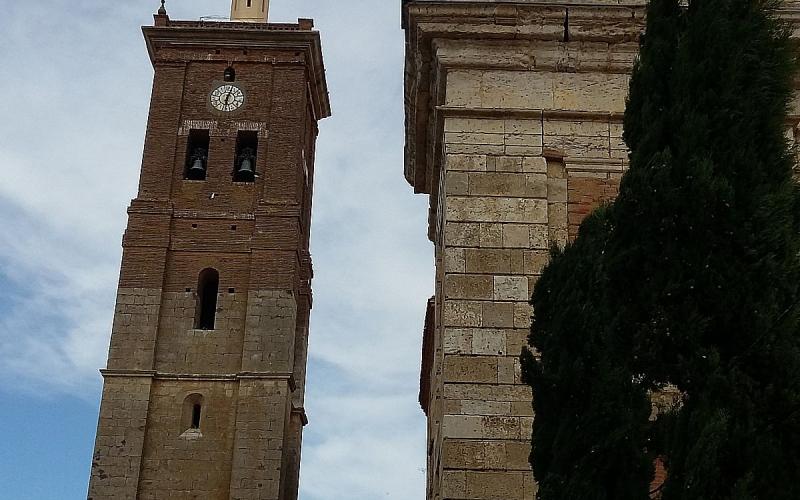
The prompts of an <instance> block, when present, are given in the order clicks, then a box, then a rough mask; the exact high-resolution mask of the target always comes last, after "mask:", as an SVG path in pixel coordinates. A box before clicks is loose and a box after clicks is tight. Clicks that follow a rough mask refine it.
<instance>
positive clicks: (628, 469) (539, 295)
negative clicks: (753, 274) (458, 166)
mask: <svg viewBox="0 0 800 500" xmlns="http://www.w3.org/2000/svg"><path fill="white" fill-rule="evenodd" d="M608 233H609V221H608V217H607V214H606V212H604V211H599V212H596V213H594V214H592V215H590V216H589V217H588V218H587V219H586V220H585V221H584V223H583V224H582V225H581V228H580V234H579V236H578V238H577V239H576V241H575V242H574V244H571V245H568V246H567V247H566V248H565V249H564V250H563V251H561V250H559V249H557V248H556V249H553V250H552V252H551V263H550V265H548V267H547V268H546V269H545V270H544V272H543V274H542V276H541V278H540V279H539V281H538V282H537V284H536V287H535V293H534V295H533V300H532V304H533V307H534V310H535V316H534V322H533V327H532V333H531V335H530V337H529V342H530V344H531V345H532V346H533V347H535V349H536V351H537V352H538V353H541V358H540V359H539V358H537V357H535V356H534V355H533V354H532V353H531V352H530V351H524V352H523V355H522V365H523V377H524V379H525V381H526V382H528V383H529V384H530V385H531V387H532V388H533V394H534V411H535V415H536V416H535V419H534V429H533V430H534V433H533V448H532V452H531V464H532V465H533V470H534V475H535V477H536V480H537V481H538V482H539V494H538V497H537V498H539V499H540V500H557V499H587V500H588V499H592V500H641V499H645V498H647V494H648V486H649V483H650V477H651V476H652V457H651V456H650V455H649V454H648V453H647V452H646V450H645V446H644V443H645V442H646V439H647V431H648V416H649V415H650V401H649V399H648V394H647V390H646V387H645V386H643V384H642V383H640V382H638V381H635V380H633V379H632V377H631V366H630V349H629V345H625V344H624V343H620V342H618V341H617V340H618V339H615V338H613V337H610V336H609V335H607V334H606V332H605V331H604V330H603V328H602V324H603V321H604V320H607V318H608V316H609V314H608V311H607V310H606V309H605V305H606V302H607V301H606V300H605V297H604V294H605V289H606V288H607V287H608V284H607V277H606V273H605V269H604V268H603V267H602V265H598V263H601V262H602V254H603V252H604V251H605V249H606V245H607V239H608Z"/></svg>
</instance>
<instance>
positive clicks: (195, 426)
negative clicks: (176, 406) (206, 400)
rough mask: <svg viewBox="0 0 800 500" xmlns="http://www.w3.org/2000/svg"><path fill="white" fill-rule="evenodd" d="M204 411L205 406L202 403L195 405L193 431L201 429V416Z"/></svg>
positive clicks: (193, 407)
mask: <svg viewBox="0 0 800 500" xmlns="http://www.w3.org/2000/svg"><path fill="white" fill-rule="evenodd" d="M202 411H203V405H201V404H200V403H195V404H194V406H192V429H199V428H200V414H201V413H202Z"/></svg>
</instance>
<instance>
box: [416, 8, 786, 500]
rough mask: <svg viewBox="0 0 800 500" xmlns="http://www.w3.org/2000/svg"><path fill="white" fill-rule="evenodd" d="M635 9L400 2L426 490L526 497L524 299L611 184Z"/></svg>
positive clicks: (639, 17) (632, 52) (477, 497)
mask: <svg viewBox="0 0 800 500" xmlns="http://www.w3.org/2000/svg"><path fill="white" fill-rule="evenodd" d="M645 4H646V3H645V2H644V1H642V0H632V1H629V2H618V1H613V0H583V1H568V2H549V1H546V0H538V1H524V0H517V1H489V0H485V1H477V2H471V1H470V2H468V1H461V0H406V1H404V2H403V28H404V30H405V34H406V72H405V112H406V150H405V178H406V180H407V181H408V183H409V184H410V185H411V186H412V187H413V189H414V192H415V193H423V194H426V195H428V196H429V199H430V209H429V210H430V212H429V213H430V216H429V224H428V237H429V239H430V240H431V242H433V244H434V247H435V255H436V276H435V280H436V288H435V290H436V295H435V297H433V298H432V299H431V300H430V301H429V302H428V311H427V318H426V322H425V331H424V346H423V357H422V371H421V384H420V403H421V405H422V407H423V410H424V411H425V413H426V415H427V417H428V442H427V443H426V444H427V452H428V457H427V465H428V466H427V498H428V499H429V500H446V499H449V500H456V499H459V500H462V499H469V500H488V499H503V500H531V499H533V498H535V494H536V485H535V483H534V481H533V477H532V474H531V469H530V465H529V464H528V455H529V453H530V439H531V425H532V422H533V414H532V409H531V400H532V394H531V391H530V389H529V387H528V386H526V385H524V384H522V382H521V380H520V364H519V360H518V357H519V354H520V351H521V349H522V346H523V345H525V344H526V336H527V335H528V332H529V328H530V318H531V314H532V311H531V308H530V306H529V304H528V300H529V298H530V295H531V293H532V291H533V286H534V284H535V283H536V280H537V277H538V276H539V275H540V273H541V271H542V268H543V267H544V266H545V264H546V263H547V260H548V247H549V245H550V242H555V243H557V244H559V245H564V244H565V243H566V242H567V241H568V240H569V239H570V238H574V236H575V235H576V233H577V229H578V226H579V224H580V222H581V221H582V219H583V218H584V217H585V216H586V215H587V214H588V213H589V212H590V211H591V210H592V209H593V208H594V207H596V206H597V205H598V204H600V203H601V202H604V201H607V200H611V199H613V198H614V197H615V196H616V194H617V191H618V186H619V181H620V178H621V176H622V174H623V172H624V171H625V169H626V168H627V150H626V146H625V144H624V142H623V140H622V118H623V113H624V110H625V98H626V95H627V92H628V84H629V74H630V71H631V69H632V67H633V63H634V60H635V57H636V54H637V52H638V38H639V34H640V33H641V31H642V30H643V29H644V10H645ZM783 15H784V16H785V17H787V18H789V19H792V20H794V21H796V20H797V19H798V18H800V10H798V9H797V7H796V5H795V3H794V2H786V7H785V8H784V12H783ZM798 110H800V106H798V105H797V104H796V103H795V105H794V111H793V118H792V123H789V124H788V125H787V137H788V138H789V139H790V140H791V141H794V140H795V135H796V131H797V122H798V120H800V111H798Z"/></svg>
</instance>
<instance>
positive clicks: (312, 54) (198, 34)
mask: <svg viewBox="0 0 800 500" xmlns="http://www.w3.org/2000/svg"><path fill="white" fill-rule="evenodd" d="M311 26H313V24H312V23H311V22H310V21H305V20H301V22H300V23H298V24H297V25H291V24H287V25H284V24H280V25H275V24H258V23H226V22H200V21H198V22H188V21H171V20H169V19H165V20H164V19H158V18H157V19H156V25H155V26H144V27H142V33H143V34H144V38H145V43H146V45H147V52H148V54H149V56H150V61H151V63H152V64H153V66H154V67H155V66H156V64H162V61H160V60H159V59H158V52H159V51H160V50H163V49H167V48H176V49H187V48H197V49H208V48H213V49H220V48H229V47H246V48H247V49H248V50H253V51H255V50H259V49H282V50H289V51H302V52H303V53H305V62H302V61H297V62H291V61H284V62H278V61H275V63H276V64H279V63H280V64H297V65H298V66H299V65H303V66H305V67H306V68H307V72H308V80H309V87H310V90H311V97H312V100H313V104H314V113H315V115H316V117H317V119H323V118H327V117H329V116H330V115H331V105H330V98H329V95H328V83H327V79H326V77H325V64H324V60H323V56H322V43H321V40H320V33H319V31H316V30H313V29H311ZM266 62H270V61H266Z"/></svg>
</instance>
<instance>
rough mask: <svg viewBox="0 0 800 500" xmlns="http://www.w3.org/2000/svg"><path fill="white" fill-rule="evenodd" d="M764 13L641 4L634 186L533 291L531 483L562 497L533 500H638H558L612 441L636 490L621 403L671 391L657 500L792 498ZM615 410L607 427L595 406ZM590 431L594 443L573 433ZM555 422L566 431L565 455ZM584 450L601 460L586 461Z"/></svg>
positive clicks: (638, 424)
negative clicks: (536, 355) (674, 397)
mask: <svg viewBox="0 0 800 500" xmlns="http://www.w3.org/2000/svg"><path fill="white" fill-rule="evenodd" d="M772 9H773V4H771V3H767V2H762V1H753V0H703V1H699V0H696V1H694V2H691V3H690V6H689V8H688V10H687V11H683V12H682V11H681V10H680V9H679V8H678V4H677V2H675V1H663V0H653V1H652V2H651V4H650V6H649V9H648V24H647V34H646V36H645V38H644V41H643V45H642V52H641V56H640V61H639V63H638V64H637V66H636V68H635V71H634V75H633V78H632V82H631V92H630V98H629V103H628V109H627V111H626V116H625V139H626V141H627V143H628V145H629V147H630V148H631V151H632V154H631V167H630V170H629V172H628V173H627V174H626V175H625V177H624V179H623V181H622V185H621V188H620V194H619V197H618V199H617V200H616V201H615V202H614V203H613V204H612V205H610V206H609V207H608V208H607V209H606V211H605V212H603V213H602V214H600V215H598V216H595V217H594V218H592V219H589V220H587V222H586V223H585V225H584V226H583V227H582V230H581V234H580V235H579V237H578V239H577V240H576V242H575V244H574V245H573V246H571V247H569V248H568V249H567V250H566V251H565V252H564V253H555V254H554V255H553V261H552V263H551V265H550V267H549V268H548V269H547V270H546V271H545V274H544V276H543V277H542V280H541V281H540V283H539V284H538V285H537V287H536V289H535V291H534V298H533V304H534V307H535V311H536V312H535V321H534V327H533V333H532V336H531V342H532V345H533V346H534V347H536V348H537V349H538V350H539V352H541V354H542V360H541V361H536V360H535V359H533V358H532V357H531V356H526V357H525V359H524V361H525V370H526V374H527V377H528V380H529V382H530V384H531V385H532V386H533V388H534V391H535V392H534V394H535V401H534V406H535V409H536V412H537V419H536V423H535V428H534V431H535V434H534V451H533V455H532V459H533V465H534V471H535V474H536V477H537V479H539V480H540V481H541V482H542V483H543V484H544V485H549V484H550V483H553V482H555V483H557V484H558V485H560V486H558V487H554V488H553V489H546V490H545V495H546V496H543V499H544V500H551V499H567V498H569V499H582V498H586V499H589V498H641V499H644V498H647V495H646V494H645V493H642V491H641V489H636V490H635V493H634V489H633V488H631V490H630V491H631V492H632V493H631V495H633V496H631V495H627V496H626V494H622V495H621V496H614V495H615V494H617V495H619V493H618V491H619V490H613V491H612V490H607V491H606V492H605V494H606V496H598V495H599V494H598V493H597V492H594V493H590V490H588V489H586V490H583V489H580V490H576V489H571V488H573V487H575V488H582V487H583V486H582V485H583V484H584V479H583V477H581V475H582V474H590V475H591V474H595V475H600V474H603V472H604V471H607V470H608V467H609V465H608V461H609V460H610V459H611V457H612V456H613V455H612V453H611V451H612V450H610V448H608V447H610V446H612V445H613V436H614V435H615V430H617V431H619V432H627V433H629V436H630V437H631V443H630V444H627V443H626V446H625V447H623V446H620V448H619V450H622V451H621V452H619V450H617V451H618V452H619V453H618V455H617V458H618V460H619V461H620V462H621V461H627V463H625V464H623V463H618V464H615V465H614V467H615V468H619V469H621V470H623V471H629V472H630V473H631V476H635V477H631V478H630V480H631V481H632V482H633V483H634V484H637V485H638V484H642V483H643V482H644V483H646V482H649V480H650V476H649V474H650V471H649V469H648V470H645V469H644V468H642V467H641V461H642V459H643V457H646V456H647V453H646V451H645V450H647V448H648V442H647V440H646V438H645V437H646V428H647V416H646V415H644V416H643V415H642V414H641V412H637V411H633V410H632V408H639V406H638V405H640V404H641V403H640V401H639V400H638V399H636V398H635V397H630V398H626V397H622V396H620V391H621V394H629V395H634V394H638V395H639V396H641V394H642V392H643V391H645V390H646V389H648V388H652V389H655V388H658V387H660V386H663V385H665V384H673V385H675V386H677V387H678V389H679V390H680V391H681V393H682V394H683V396H684V401H683V404H682V406H680V407H679V408H677V409H676V410H675V411H674V412H673V413H671V414H668V415H666V416H665V417H664V418H663V419H661V421H660V422H659V423H658V424H657V425H656V426H654V432H655V431H656V430H657V431H659V432H663V435H661V436H660V437H661V438H663V439H659V440H657V441H652V442H650V443H649V452H650V453H658V454H663V455H665V456H666V459H667V465H668V469H669V479H668V481H667V484H666V486H665V488H664V491H663V493H664V498H665V499H709V500H710V499H728V498H730V499H751V498H752V499H756V498H758V499H761V498H764V499H784V498H785V499H796V498H800V484H798V482H797V481H796V479H797V476H798V475H799V474H800V333H798V332H800V291H799V290H798V285H800V260H799V259H798V253H800V238H798V234H800V210H798V206H800V203H798V201H797V200H798V193H797V189H796V188H795V186H794V184H793V182H792V180H791V167H792V158H791V156H790V154H789V152H788V151H787V148H786V143H785V138H784V130H785V121H786V109H787V105H788V101H789V98H790V96H791V79H792V75H793V71H794V69H795V61H794V56H793V53H792V47H791V46H790V43H789V41H788V36H787V34H786V32H785V31H784V29H783V27H782V26H781V25H780V24H779V23H778V22H777V21H776V20H775V18H774V16H773V10H772ZM599 220H602V223H600V222H599ZM589 276H591V279H590V278H589ZM565 315H569V318H566V317H564V316H565ZM577 343H582V344H584V345H583V346H582V347H581V348H577V347H576V344H577ZM565 357H570V358H571V359H570V360H569V361H567V360H566V359H564V358H565ZM607 366H611V367H614V369H613V370H612V371H611V373H609V374H606V373H603V370H605V369H606V367H607ZM578 381H582V385H581V384H579V383H578ZM626 381H628V383H626ZM632 381H635V382H632ZM542 390H544V391H545V393H544V395H540V393H539V392H536V391H542ZM581 391H583V392H581ZM626 391H630V392H626ZM609 394H611V395H612V399H610V400H609V401H610V404H612V405H614V408H613V409H614V410H615V411H616V412H618V413H619V415H618V417H617V418H616V419H614V418H609V417H608V416H607V413H606V411H607V408H605V407H601V406H598V405H593V404H592V401H593V400H594V398H597V397H600V396H598V395H604V396H603V397H606V396H607V395H609ZM581 397H582V398H586V399H587V401H586V402H584V403H583V404H578V403H576V402H575V401H573V399H574V398H581ZM615 398H617V399H615ZM548 405H549V406H550V407H547V406H548ZM604 418H605V420H603V419H604ZM597 421H602V422H604V423H605V424H606V425H607V427H605V428H602V429H603V430H602V431H601V433H599V434H598V433H597V431H598V428H594V427H591V426H589V427H587V426H586V425H585V423H586V422H592V423H593V422H597ZM563 422H570V423H569V424H564V423H563ZM560 425H572V426H573V427H572V428H573V430H574V431H573V433H572V435H569V436H568V437H567V440H566V442H564V440H563V439H562V441H558V438H559V436H563V435H566V433H565V432H564V430H563V429H562V428H560V427H559V426H560ZM590 432H594V433H595V435H591V434H590ZM610 436H611V437H612V438H610ZM587 443H591V444H594V445H595V446H598V447H599V448H598V449H599V450H601V451H602V452H601V453H600V454H598V455H597V459H596V460H594V461H593V463H592V456H591V455H586V454H585V453H586V451H585V450H587V449H591V445H590V444H587ZM656 443H663V449H656V448H662V446H656ZM580 453H584V455H583V456H579V457H577V459H576V458H575V457H576V455H579V454H580ZM568 460H574V463H576V464H578V466H577V467H575V468H573V469H572V473H570V472H569V470H567V469H568V468H567V467H565V466H564V465H563V463H564V462H565V461H568ZM537 462H539V463H537ZM639 473H641V474H644V475H643V476H637V475H636V474H639ZM597 484H602V485H607V484H609V483H604V482H602V481H601V482H599V483H596V485H597ZM611 486H612V487H614V488H616V487H617V485H615V484H612V485H611ZM600 489H602V487H601V488H600ZM573 491H582V492H585V493H579V494H574V495H572V494H569V492H573ZM615 492H616V493H615Z"/></svg>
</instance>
